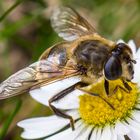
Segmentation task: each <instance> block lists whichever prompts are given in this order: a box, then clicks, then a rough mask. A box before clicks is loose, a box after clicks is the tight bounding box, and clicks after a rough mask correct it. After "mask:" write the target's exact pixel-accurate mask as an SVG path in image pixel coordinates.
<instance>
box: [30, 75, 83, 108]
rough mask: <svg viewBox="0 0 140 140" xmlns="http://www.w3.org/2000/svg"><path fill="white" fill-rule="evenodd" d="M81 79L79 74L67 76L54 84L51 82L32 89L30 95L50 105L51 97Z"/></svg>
mask: <svg viewBox="0 0 140 140" xmlns="http://www.w3.org/2000/svg"><path fill="white" fill-rule="evenodd" d="M80 80H81V79H80V78H79V77H77V76H75V77H71V78H66V79H63V80H61V81H57V82H54V83H52V84H49V85H47V86H44V87H41V88H38V89H35V90H31V91H30V95H31V96H32V97H33V98H34V99H35V100H37V101H38V102H40V103H42V104H44V105H47V106H48V101H49V99H50V98H51V97H53V96H54V95H56V94H57V93H59V92H60V91H63V90H64V89H66V88H68V87H70V86H72V85H74V84H75V83H77V82H79V81H80Z"/></svg>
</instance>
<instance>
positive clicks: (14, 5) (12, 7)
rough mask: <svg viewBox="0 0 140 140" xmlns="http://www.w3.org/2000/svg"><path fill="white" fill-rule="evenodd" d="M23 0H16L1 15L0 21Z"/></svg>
mask: <svg viewBox="0 0 140 140" xmlns="http://www.w3.org/2000/svg"><path fill="white" fill-rule="evenodd" d="M21 2H23V0H17V1H16V2H15V3H14V4H13V5H12V6H11V7H10V8H9V9H8V10H7V11H6V12H5V13H4V14H3V15H2V16H1V17H0V22H1V21H2V20H3V19H4V18H5V17H6V16H7V15H8V14H9V13H10V12H11V11H13V10H14V9H15V8H16V7H17V6H18V5H19V4H20V3H21Z"/></svg>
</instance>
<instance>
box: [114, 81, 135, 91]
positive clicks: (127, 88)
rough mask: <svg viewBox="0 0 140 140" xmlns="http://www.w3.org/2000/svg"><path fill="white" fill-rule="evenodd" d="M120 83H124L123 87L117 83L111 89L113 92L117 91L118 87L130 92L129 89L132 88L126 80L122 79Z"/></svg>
mask: <svg viewBox="0 0 140 140" xmlns="http://www.w3.org/2000/svg"><path fill="white" fill-rule="evenodd" d="M122 83H123V85H124V87H125V88H124V87H122V86H120V85H117V86H116V87H115V89H114V91H113V93H116V92H117V91H118V89H121V90H123V91H125V92H126V93H130V91H131V90H132V88H131V87H130V86H129V84H128V83H127V82H125V81H124V80H122Z"/></svg>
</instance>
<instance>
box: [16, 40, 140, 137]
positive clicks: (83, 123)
mask: <svg viewBox="0 0 140 140" xmlns="http://www.w3.org/2000/svg"><path fill="white" fill-rule="evenodd" d="M128 44H129V46H130V47H131V49H132V51H133V55H134V59H135V60H136V61H137V63H136V65H135V67H134V70H135V74H134V82H137V83H138V85H140V74H139V68H140V59H139V57H140V49H138V50H137V51H136V46H135V44H134V42H133V41H129V42H128ZM78 81H80V79H79V78H78V77H73V78H67V79H65V80H62V81H59V82H56V83H53V84H51V85H48V86H45V87H41V88H40V89H36V90H33V91H31V92H30V94H31V96H32V97H33V98H34V99H36V100H37V101H39V102H40V103H42V104H44V105H46V106H48V100H49V99H50V97H52V96H53V95H55V94H56V93H58V91H62V90H64V89H66V88H67V87H69V86H71V85H73V84H74V83H77V82H78ZM116 84H118V83H116ZM98 87H99V86H97V88H96V87H95V90H101V89H102V88H101V89H99V88H98ZM100 87H101V85H100ZM132 87H133V88H134V89H133V92H132V93H126V92H125V94H123V92H124V91H121V92H119V91H118V92H117V94H116V95H112V97H110V100H109V102H110V103H111V104H113V105H114V107H115V110H114V111H113V109H112V108H111V107H110V106H109V105H108V104H106V102H103V100H102V99H100V98H98V97H93V98H94V100H93V99H92V97H89V95H83V92H81V91H79V90H75V91H73V92H72V93H70V94H68V95H67V96H66V97H64V98H63V99H61V100H59V101H58V102H55V103H54V105H55V106H56V107H58V108H60V109H63V110H69V111H65V112H66V113H67V114H69V115H71V116H72V117H73V119H74V120H75V130H74V131H72V129H71V127H70V125H69V120H67V119H63V118H61V117H58V116H56V115H52V116H49V117H39V118H31V119H27V120H23V121H21V122H19V123H18V126H20V127H22V128H23V129H24V132H23V133H22V135H21V137H22V138H24V139H38V138H42V139H46V140H64V139H67V140H125V137H129V139H131V140H140V133H139V130H140V104H139V102H140V97H139V94H138V93H136V92H138V89H135V88H136V86H134V85H132ZM52 89H53V90H52ZM79 96H80V97H79ZM79 98H80V102H79ZM114 98H115V99H114ZM91 101H92V102H91ZM100 101H101V103H99V102H100ZM124 114H125V115H124ZM123 115H124V116H123ZM122 116H123V117H122Z"/></svg>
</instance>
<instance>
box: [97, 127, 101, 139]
mask: <svg viewBox="0 0 140 140" xmlns="http://www.w3.org/2000/svg"><path fill="white" fill-rule="evenodd" d="M101 130H102V129H101V128H98V131H97V134H96V140H100V138H101V135H102V134H101V133H102V132H101Z"/></svg>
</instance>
